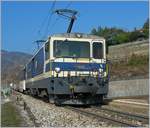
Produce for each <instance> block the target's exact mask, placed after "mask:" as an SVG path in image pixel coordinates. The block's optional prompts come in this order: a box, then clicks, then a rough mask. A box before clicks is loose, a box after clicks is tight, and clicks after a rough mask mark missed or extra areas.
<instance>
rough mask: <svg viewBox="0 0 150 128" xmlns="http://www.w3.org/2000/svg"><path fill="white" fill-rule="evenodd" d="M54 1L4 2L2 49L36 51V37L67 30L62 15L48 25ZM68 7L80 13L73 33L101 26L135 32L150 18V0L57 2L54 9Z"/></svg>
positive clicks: (40, 37) (52, 19) (87, 31)
mask: <svg viewBox="0 0 150 128" xmlns="http://www.w3.org/2000/svg"><path fill="white" fill-rule="evenodd" d="M52 2H53V1H46V2H40V1H38V2H31V1H26V2H21V1H20V2H19V1H18V2H11V1H9V2H6V1H5V2H2V5H1V7H2V9H1V11H2V49H5V50H8V51H21V52H26V53H31V54H33V52H35V49H36V48H37V46H36V44H34V43H33V42H34V41H35V40H38V39H42V38H45V39H46V37H47V36H48V35H51V34H54V33H63V32H66V29H67V26H68V23H69V22H68V20H67V19H64V18H60V17H59V18H58V16H57V15H56V14H53V15H52V18H51V20H50V22H49V25H48V15H50V13H51V12H50V8H51V6H52ZM66 6H69V7H68V8H69V9H75V10H77V11H78V12H79V13H78V15H77V20H76V21H75V24H74V26H73V30H72V31H73V32H83V33H90V32H91V30H92V28H97V27H98V26H102V27H105V26H107V27H118V28H122V29H124V30H128V31H131V30H133V29H134V28H135V27H136V28H141V27H142V26H143V24H144V22H145V21H146V19H147V18H148V17H149V14H148V2H145V1H137V2H131V1H125V2H121V1H120V2H112V1H111V2H110V1H106V2H102V1H97V2H92V1H91V2H90V1H88V2H82V1H73V2H69V1H56V3H55V6H54V9H59V8H66ZM47 26H48V27H47Z"/></svg>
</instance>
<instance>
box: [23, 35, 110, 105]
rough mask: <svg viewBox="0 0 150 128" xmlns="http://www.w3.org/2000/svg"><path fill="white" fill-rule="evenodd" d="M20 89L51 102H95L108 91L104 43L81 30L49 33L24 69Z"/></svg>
mask: <svg viewBox="0 0 150 128" xmlns="http://www.w3.org/2000/svg"><path fill="white" fill-rule="evenodd" d="M23 81H24V82H22V83H23V87H24V90H23V91H24V92H25V93H28V94H32V95H37V96H42V97H48V99H49V101H50V102H51V103H55V104H78V105H87V104H98V103H101V102H102V100H103V97H104V96H105V95H107V93H108V66H107V60H106V43H105V39H104V38H102V37H98V36H94V35H87V34H81V33H64V34H57V35H53V36H51V37H49V38H48V40H47V41H46V42H45V44H44V45H43V46H42V47H41V48H40V49H39V50H38V52H37V53H36V54H35V55H34V56H33V57H32V58H31V60H30V61H29V63H28V64H26V66H25V69H24V80H23Z"/></svg>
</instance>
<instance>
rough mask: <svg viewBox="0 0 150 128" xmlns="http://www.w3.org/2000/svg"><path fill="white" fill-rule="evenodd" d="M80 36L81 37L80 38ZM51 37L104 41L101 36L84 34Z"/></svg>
mask: <svg viewBox="0 0 150 128" xmlns="http://www.w3.org/2000/svg"><path fill="white" fill-rule="evenodd" d="M78 36H80V37H78ZM51 37H66V38H87V39H104V38H103V37H100V36H96V35H91V34H84V33H60V34H54V35H52V36H51Z"/></svg>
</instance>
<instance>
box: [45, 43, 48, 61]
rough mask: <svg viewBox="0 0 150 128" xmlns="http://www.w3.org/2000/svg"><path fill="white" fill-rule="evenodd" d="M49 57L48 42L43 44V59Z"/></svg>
mask: <svg viewBox="0 0 150 128" xmlns="http://www.w3.org/2000/svg"><path fill="white" fill-rule="evenodd" d="M48 59H49V42H47V43H46V44H45V60H48Z"/></svg>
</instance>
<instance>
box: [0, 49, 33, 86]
mask: <svg viewBox="0 0 150 128" xmlns="http://www.w3.org/2000/svg"><path fill="white" fill-rule="evenodd" d="M31 57H32V55H30V54H27V53H22V52H8V51H6V50H1V80H2V83H6V81H7V83H8V82H15V81H16V80H17V78H16V76H17V75H18V73H19V72H20V70H21V69H22V68H23V67H24V65H25V64H26V63H27V62H28V61H29V59H30V58H31Z"/></svg>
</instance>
